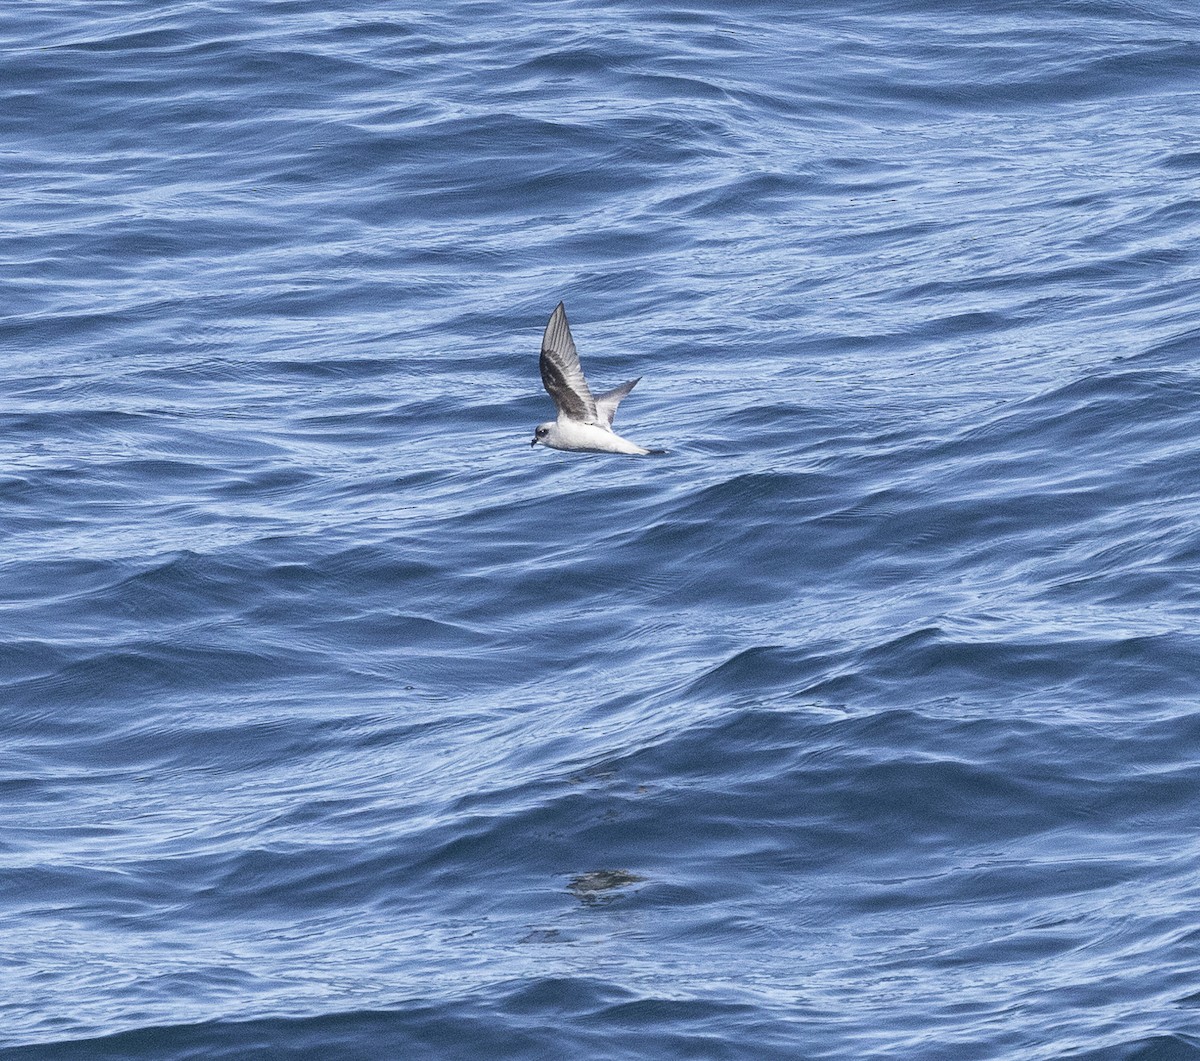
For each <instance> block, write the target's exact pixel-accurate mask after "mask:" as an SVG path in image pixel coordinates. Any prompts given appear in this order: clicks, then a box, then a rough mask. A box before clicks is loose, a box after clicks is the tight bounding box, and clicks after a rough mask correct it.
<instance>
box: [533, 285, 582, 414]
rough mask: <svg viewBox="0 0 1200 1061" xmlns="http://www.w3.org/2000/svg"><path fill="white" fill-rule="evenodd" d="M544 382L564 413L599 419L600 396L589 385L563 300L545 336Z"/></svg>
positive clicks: (542, 365)
mask: <svg viewBox="0 0 1200 1061" xmlns="http://www.w3.org/2000/svg"><path fill="white" fill-rule="evenodd" d="M539 364H540V366H541V370H542V385H543V386H544V387H545V388H546V393H547V394H549V395H550V397H551V398H553V399H554V404H555V405H557V406H558V412H559V415H560V416H566V417H569V418H570V419H572V420H581V421H583V422H584V423H594V422H595V420H596V399H595V398H593V397H592V392H591V391H590V390H589V389H588V385H587V380H586V379H585V378H584V375H583V368H582V367H581V366H580V364H579V355H578V354H577V353H576V352H575V340H574V339H572V338H571V327H570V325H569V324H567V311H566V310H565V309H563V304H562V303H561V302H560V303H559V304H558V306H557V308H556V309H555V310H554V312H553V313H552V314H550V323H549V324H547V325H546V333H545V335H543V336H542V357H541V361H540V362H539Z"/></svg>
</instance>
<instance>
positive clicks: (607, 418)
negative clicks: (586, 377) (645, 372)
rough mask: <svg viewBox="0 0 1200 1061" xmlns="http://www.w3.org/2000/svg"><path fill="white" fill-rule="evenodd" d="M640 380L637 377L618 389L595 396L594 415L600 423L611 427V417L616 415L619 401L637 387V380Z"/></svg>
mask: <svg viewBox="0 0 1200 1061" xmlns="http://www.w3.org/2000/svg"><path fill="white" fill-rule="evenodd" d="M641 378H642V377H641V376H638V378H637V379H631V380H630V381H629V382H628V383H622V384H621V385H620V386H619V387H613V389H612V390H610V391H605V392H604V393H603V394H597V395H596V414H597V415H598V416H599V417H600V420H601V422H602V423H605V424H608V426H609V427H612V422H613V417H614V416H616V415H617V406H618V405H620V404H621V399H622V398H624V397H625V395H626V394H628V393H629V392H630V391H631V390H633V388H634V387H636V386H637V382H638V379H641Z"/></svg>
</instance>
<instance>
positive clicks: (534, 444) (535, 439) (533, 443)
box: [529, 435, 537, 446]
mask: <svg viewBox="0 0 1200 1061" xmlns="http://www.w3.org/2000/svg"><path fill="white" fill-rule="evenodd" d="M529 444H530V445H531V446H536V445H537V435H534V436H533V441H532V442H530V443H529Z"/></svg>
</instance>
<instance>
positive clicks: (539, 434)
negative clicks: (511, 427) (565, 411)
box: [529, 420, 554, 446]
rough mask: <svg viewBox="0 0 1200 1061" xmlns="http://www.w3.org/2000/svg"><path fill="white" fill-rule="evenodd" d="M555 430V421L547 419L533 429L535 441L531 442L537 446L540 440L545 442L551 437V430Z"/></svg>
mask: <svg viewBox="0 0 1200 1061" xmlns="http://www.w3.org/2000/svg"><path fill="white" fill-rule="evenodd" d="M553 430H554V421H553V420H547V421H546V422H545V423H544V424H538V426H537V427H535V428H534V429H533V441H532V442H530V443H529V444H530V445H531V446H536V445H537V444H538V443H539V442H545V441H546V439H547V438H549V437H550V432H551V431H553Z"/></svg>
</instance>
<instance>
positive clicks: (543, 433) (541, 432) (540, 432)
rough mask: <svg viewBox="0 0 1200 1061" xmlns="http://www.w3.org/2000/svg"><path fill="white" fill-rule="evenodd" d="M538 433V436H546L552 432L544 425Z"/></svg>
mask: <svg viewBox="0 0 1200 1061" xmlns="http://www.w3.org/2000/svg"><path fill="white" fill-rule="evenodd" d="M537 433H538V438H545V437H546V436H547V435H548V434H550V432H549V431H548V430H547V429H546V428H544V427H539V428H538V432H537Z"/></svg>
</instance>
